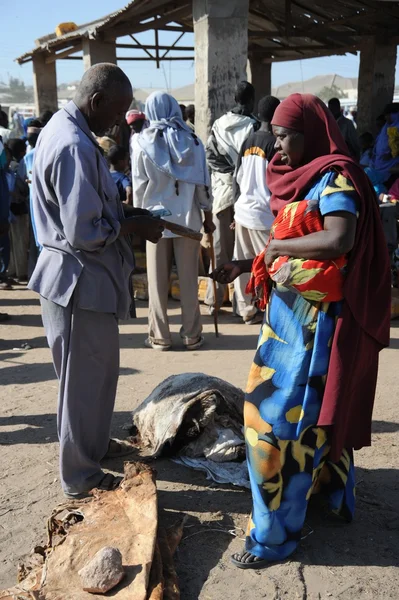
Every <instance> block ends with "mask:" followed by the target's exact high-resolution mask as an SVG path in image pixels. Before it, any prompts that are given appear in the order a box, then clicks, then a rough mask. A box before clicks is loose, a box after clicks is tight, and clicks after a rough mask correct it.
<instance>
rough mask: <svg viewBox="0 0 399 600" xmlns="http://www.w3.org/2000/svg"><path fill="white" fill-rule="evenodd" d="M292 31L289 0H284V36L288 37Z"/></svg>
mask: <svg viewBox="0 0 399 600" xmlns="http://www.w3.org/2000/svg"><path fill="white" fill-rule="evenodd" d="M291 29H292V15H291V0H285V34H286V36H287V37H288V36H289V34H290V32H291Z"/></svg>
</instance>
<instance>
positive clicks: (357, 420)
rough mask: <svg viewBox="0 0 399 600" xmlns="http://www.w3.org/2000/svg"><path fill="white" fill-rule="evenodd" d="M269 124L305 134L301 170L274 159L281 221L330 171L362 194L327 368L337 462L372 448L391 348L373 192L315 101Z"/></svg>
mask: <svg viewBox="0 0 399 600" xmlns="http://www.w3.org/2000/svg"><path fill="white" fill-rule="evenodd" d="M272 124H273V125H275V126H280V127H286V128H289V129H294V130H296V131H299V132H302V133H303V134H304V136H305V154H304V160H303V164H302V165H300V166H298V167H295V168H294V167H290V166H288V165H286V164H284V163H283V162H282V161H281V159H280V155H279V154H278V153H277V154H276V155H275V156H274V158H273V160H272V161H271V162H270V163H269V167H268V171H267V181H268V185H269V188H270V191H271V194H272V196H271V203H270V204H271V208H272V210H273V212H274V214H277V213H278V212H279V211H280V210H281V209H282V208H283V207H284V206H286V205H287V204H288V203H290V202H296V201H299V200H302V199H304V198H305V197H306V192H307V191H308V190H309V189H310V187H311V186H312V184H313V183H314V182H315V180H317V179H318V178H319V177H321V176H322V175H323V174H324V173H326V172H327V171H329V170H335V171H337V172H338V173H341V174H342V175H343V176H344V177H347V178H348V179H350V180H351V181H352V183H353V186H354V188H355V189H356V192H357V194H358V201H359V218H358V221H357V229H356V237H355V243H354V247H353V249H352V251H351V253H350V255H349V260H348V269H347V276H346V280H345V283H344V301H343V307H342V312H341V316H340V318H339V319H338V322H337V326H336V330H335V334H334V339H333V342H332V349H331V358H330V365H329V370H328V376H327V381H326V387H325V391H324V397H323V404H322V408H321V412H320V416H319V422H318V424H319V425H320V426H332V440H331V442H332V447H331V457H332V460H338V459H339V456H340V454H341V451H342V448H344V447H346V448H352V447H353V448H355V449H358V448H361V447H362V446H368V445H370V443H371V415H372V409H373V403H374V395H375V388H376V381H377V370H378V353H379V351H380V350H381V349H382V348H383V347H385V346H388V345H389V328H390V298H391V290H390V266H389V256H388V251H387V245H386V241H385V237H384V232H383V229H382V224H381V219H380V215H379V209H378V203H377V200H376V196H375V193H374V190H373V188H372V186H371V183H370V181H369V179H368V178H367V176H366V175H365V173H364V171H363V169H362V168H361V167H360V165H359V164H358V163H357V162H356V161H355V160H353V159H352V158H351V157H350V156H349V151H348V148H347V146H346V144H345V141H344V139H343V137H342V135H341V132H340V131H339V128H338V125H337V123H336V121H335V119H334V118H333V116H332V114H331V113H330V111H329V110H328V109H327V107H326V106H325V105H324V104H323V102H322V101H321V100H319V99H318V98H316V97H315V96H312V95H310V94H292V95H291V96H289V97H288V98H287V99H286V100H284V101H283V102H282V103H281V104H280V105H279V106H278V107H277V109H276V112H275V113H274V117H273V121H272Z"/></svg>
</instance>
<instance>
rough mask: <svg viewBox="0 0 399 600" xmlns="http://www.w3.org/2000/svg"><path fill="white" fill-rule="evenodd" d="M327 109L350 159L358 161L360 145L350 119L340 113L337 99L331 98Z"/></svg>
mask: <svg viewBox="0 0 399 600" xmlns="http://www.w3.org/2000/svg"><path fill="white" fill-rule="evenodd" d="M328 108H329V109H330V111H331V112H332V114H333V116H334V118H335V120H336V121H337V125H338V127H339V129H340V131H341V133H342V135H343V138H344V140H345V142H346V145H347V146H348V149H349V152H350V155H351V156H352V158H354V159H356V160H359V158H360V145H359V140H358V137H357V133H356V128H355V126H354V124H353V121H352V120H351V119H347V118H346V117H344V115H343V114H342V111H341V103H340V101H339V100H338V98H331V99H330V100H329V101H328Z"/></svg>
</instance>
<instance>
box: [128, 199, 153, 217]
mask: <svg viewBox="0 0 399 600" xmlns="http://www.w3.org/2000/svg"><path fill="white" fill-rule="evenodd" d="M122 206H123V212H124V214H125V217H126V218H128V217H142V216H147V217H151V213H150V211H149V210H146V209H145V208H136V207H135V206H132V205H131V204H126V203H123V204H122Z"/></svg>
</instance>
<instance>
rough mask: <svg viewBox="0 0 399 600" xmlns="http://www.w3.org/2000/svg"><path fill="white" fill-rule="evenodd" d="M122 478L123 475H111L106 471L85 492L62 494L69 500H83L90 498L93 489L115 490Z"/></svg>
mask: <svg viewBox="0 0 399 600" xmlns="http://www.w3.org/2000/svg"><path fill="white" fill-rule="evenodd" d="M122 480H123V477H119V476H116V475H112V473H106V474H105V475H104V477H103V478H102V479H101V481H100V482H99V483H98V484H97V485H96V486H94V488H93V489H92V490H87V492H81V493H80V494H69V493H68V492H64V496H66V498H69V499H70V500H83V499H84V498H90V497H91V496H92V495H93V490H102V491H106V492H110V491H112V490H116V488H118V487H119V485H120V484H121V483H122Z"/></svg>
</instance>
